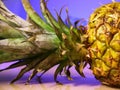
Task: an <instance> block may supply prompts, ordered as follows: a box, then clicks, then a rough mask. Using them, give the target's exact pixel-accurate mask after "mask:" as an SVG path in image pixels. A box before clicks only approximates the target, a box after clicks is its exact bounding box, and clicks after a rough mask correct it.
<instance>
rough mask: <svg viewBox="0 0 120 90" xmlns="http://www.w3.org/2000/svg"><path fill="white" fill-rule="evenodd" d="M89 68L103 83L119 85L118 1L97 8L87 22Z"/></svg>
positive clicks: (119, 36) (119, 14)
mask: <svg viewBox="0 0 120 90" xmlns="http://www.w3.org/2000/svg"><path fill="white" fill-rule="evenodd" d="M87 33H88V36H89V37H88V43H89V45H90V47H89V55H90V58H91V60H92V61H91V69H92V70H93V73H94V75H95V77H96V78H97V79H98V80H100V81H101V82H102V83H103V84H107V85H110V86H117V87H120V2H113V3H110V4H106V5H103V6H101V7H100V8H97V9H96V10H95V11H94V13H93V14H91V16H90V19H89V23H88V32H87Z"/></svg>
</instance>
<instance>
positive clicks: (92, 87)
mask: <svg viewBox="0 0 120 90" xmlns="http://www.w3.org/2000/svg"><path fill="white" fill-rule="evenodd" d="M3 65H4V64H3ZM3 65H0V66H1V67H0V68H2V67H3ZM20 69H21V68H17V69H12V70H6V71H4V72H1V73H0V90H22V89H23V90H120V89H118V88H111V87H108V86H105V85H101V83H100V82H99V81H98V80H96V79H95V78H94V76H93V74H92V72H91V71H90V70H89V69H88V67H87V68H86V69H85V70H84V73H85V75H86V78H82V77H80V76H79V75H78V73H77V72H76V71H75V70H74V67H73V68H71V69H70V70H71V76H72V78H73V80H71V81H69V80H68V79H67V78H66V77H65V76H64V73H63V75H62V76H58V80H59V81H60V82H61V83H63V85H58V84H56V83H55V82H54V80H53V73H54V71H55V69H56V67H54V68H52V69H51V70H49V71H48V72H47V73H45V75H43V76H42V80H41V81H42V83H41V84H40V83H38V81H37V79H38V77H37V76H36V77H35V78H34V79H32V80H31V82H30V84H29V85H25V81H26V79H27V78H28V77H29V75H30V73H31V72H28V73H26V74H25V75H24V76H23V77H22V78H21V79H20V80H19V81H17V82H16V83H14V84H9V83H10V81H11V80H12V79H13V78H15V76H16V75H17V74H18V72H19V71H20ZM38 76H39V74H38Z"/></svg>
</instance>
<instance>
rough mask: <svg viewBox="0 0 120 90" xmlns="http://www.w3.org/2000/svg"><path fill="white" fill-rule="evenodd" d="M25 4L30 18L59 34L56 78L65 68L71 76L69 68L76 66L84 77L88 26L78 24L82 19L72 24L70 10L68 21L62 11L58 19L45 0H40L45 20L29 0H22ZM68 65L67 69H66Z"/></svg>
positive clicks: (49, 30)
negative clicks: (65, 21) (64, 18)
mask: <svg viewBox="0 0 120 90" xmlns="http://www.w3.org/2000/svg"><path fill="white" fill-rule="evenodd" d="M22 3H23V6H24V8H25V10H26V12H27V14H28V16H29V17H30V19H31V20H32V21H33V22H34V23H35V24H36V25H38V26H39V27H41V28H43V29H44V30H45V32H50V33H52V34H55V35H56V36H57V40H59V44H58V49H57V50H56V52H57V53H58V54H59V57H57V58H59V59H60V62H59V63H60V64H59V66H58V68H57V70H56V72H55V79H56V77H57V75H58V73H61V72H62V70H63V68H65V71H66V72H67V73H66V75H67V76H68V77H70V74H69V68H70V67H71V66H73V65H74V66H75V68H76V71H77V72H78V73H79V74H80V75H81V76H83V77H85V76H84V74H83V69H84V67H85V66H86V65H87V58H86V55H87V50H86V46H85V44H84V43H85V41H86V38H87V37H86V34H85V33H86V27H85V26H83V25H80V26H79V27H78V26H77V25H78V23H79V21H80V20H77V21H76V22H75V23H74V25H72V24H71V22H70V19H69V15H68V10H67V9H66V13H67V23H68V26H67V25H66V24H65V23H64V22H63V20H62V18H61V12H62V9H61V10H60V13H57V12H56V14H57V20H56V19H55V18H54V17H53V16H52V14H51V13H50V12H49V10H48V8H47V5H46V4H47V2H45V0H41V1H40V6H41V11H42V14H43V16H44V19H45V21H44V20H43V19H42V18H41V17H40V16H39V15H38V14H37V13H36V12H35V11H34V10H33V9H32V7H31V5H30V3H29V0H22ZM66 67H67V69H66Z"/></svg>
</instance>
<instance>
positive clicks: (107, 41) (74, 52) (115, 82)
mask: <svg viewBox="0 0 120 90" xmlns="http://www.w3.org/2000/svg"><path fill="white" fill-rule="evenodd" d="M22 3H23V6H24V8H25V10H26V12H27V14H28V21H25V20H21V19H20V18H18V17H17V16H16V15H13V14H11V12H9V11H8V10H7V9H6V8H5V7H4V6H3V7H2V4H1V1H0V4H1V5H0V6H1V8H0V10H1V9H2V11H1V14H0V19H1V23H2V24H0V25H1V27H2V29H0V31H1V32H2V33H1V34H0V47H1V49H0V63H5V62H12V61H17V62H15V63H14V64H12V65H10V66H9V67H7V68H5V69H2V70H0V71H4V70H6V69H11V68H15V67H19V66H25V67H24V68H23V69H22V70H21V71H20V73H19V74H18V76H17V77H16V78H15V79H14V80H13V81H12V82H11V83H14V82H15V81H17V80H19V79H20V78H21V77H22V76H23V75H24V73H26V72H28V71H30V70H33V72H32V74H31V75H30V77H29V78H28V80H27V82H29V81H30V80H31V79H32V78H33V77H34V76H35V75H36V74H37V73H38V72H42V74H44V73H45V72H46V71H48V70H49V69H50V68H52V67H53V66H55V65H58V67H57V69H56V71H55V74H54V80H55V81H56V82H57V83H58V81H57V80H56V78H57V75H58V74H61V72H62V71H64V72H65V74H66V76H67V77H68V79H70V80H71V75H70V71H69V69H70V68H71V67H72V66H75V69H76V71H77V72H78V73H79V74H80V75H81V76H83V77H85V76H84V73H83V72H82V71H83V69H84V67H85V66H86V65H87V64H88V63H89V64H90V66H91V69H92V70H93V73H94V75H95V76H96V78H97V79H98V80H100V81H101V82H102V83H104V84H108V85H111V86H117V87H119V86H120V68H119V67H120V66H119V64H120V63H119V61H120V16H119V15H120V3H119V2H114V3H111V4H107V5H104V6H102V7H100V8H98V9H97V10H96V11H95V12H94V13H93V14H92V15H91V17H90V20H89V24H88V30H87V31H86V28H85V27H84V26H80V27H77V24H78V22H79V20H78V21H76V22H75V25H72V24H71V22H70V19H69V16H67V21H68V24H69V26H67V25H66V24H65V23H64V22H63V21H62V19H61V17H60V14H61V12H60V14H58V13H56V14H57V17H58V18H57V20H56V19H54V17H53V16H52V15H51V13H50V12H49V10H48V8H47V6H46V2H45V0H41V3H40V4H41V11H42V14H43V16H44V20H43V19H42V18H41V17H40V16H39V15H38V14H37V13H36V12H35V11H34V10H33V9H32V7H31V5H30V3H29V0H22ZM6 11H7V12H6ZM66 12H67V13H68V11H67V10H66ZM6 13H7V15H6ZM4 14H5V15H4ZM67 15H68V14H67ZM4 16H7V17H4ZM8 16H10V17H8ZM11 17H12V18H11ZM21 22H22V23H21ZM6 27H7V28H6ZM2 30H4V31H6V32H4V31H2ZM13 52H14V53H13ZM6 56H7V58H6Z"/></svg>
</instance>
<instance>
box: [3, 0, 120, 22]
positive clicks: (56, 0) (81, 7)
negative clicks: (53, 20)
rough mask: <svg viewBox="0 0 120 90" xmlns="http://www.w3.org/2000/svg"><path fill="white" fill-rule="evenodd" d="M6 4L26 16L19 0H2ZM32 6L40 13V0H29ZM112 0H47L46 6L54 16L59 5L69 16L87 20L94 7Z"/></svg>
mask: <svg viewBox="0 0 120 90" xmlns="http://www.w3.org/2000/svg"><path fill="white" fill-rule="evenodd" d="M3 1H4V3H5V4H6V6H7V7H8V8H9V9H10V10H11V11H12V12H14V13H15V14H17V15H19V16H21V17H22V18H25V17H26V13H25V11H24V9H23V7H22V4H21V0H3ZM30 1H31V4H32V6H33V8H34V9H35V10H36V11H37V12H38V14H39V15H41V12H40V6H39V2H40V0H30ZM111 1H112V0H49V2H48V8H49V10H50V11H51V13H52V14H53V15H54V16H55V17H56V14H55V11H54V9H56V10H57V11H58V12H59V11H60V9H61V7H63V6H65V8H66V7H68V10H69V15H70V16H71V18H72V19H73V20H74V19H80V18H85V19H86V20H88V18H89V15H90V14H91V13H92V12H93V11H94V9H95V8H97V7H99V6H100V5H102V4H106V3H110V2H111ZM116 1H118V2H120V0H116ZM65 8H64V10H63V12H62V18H63V20H65V18H66V13H65Z"/></svg>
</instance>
